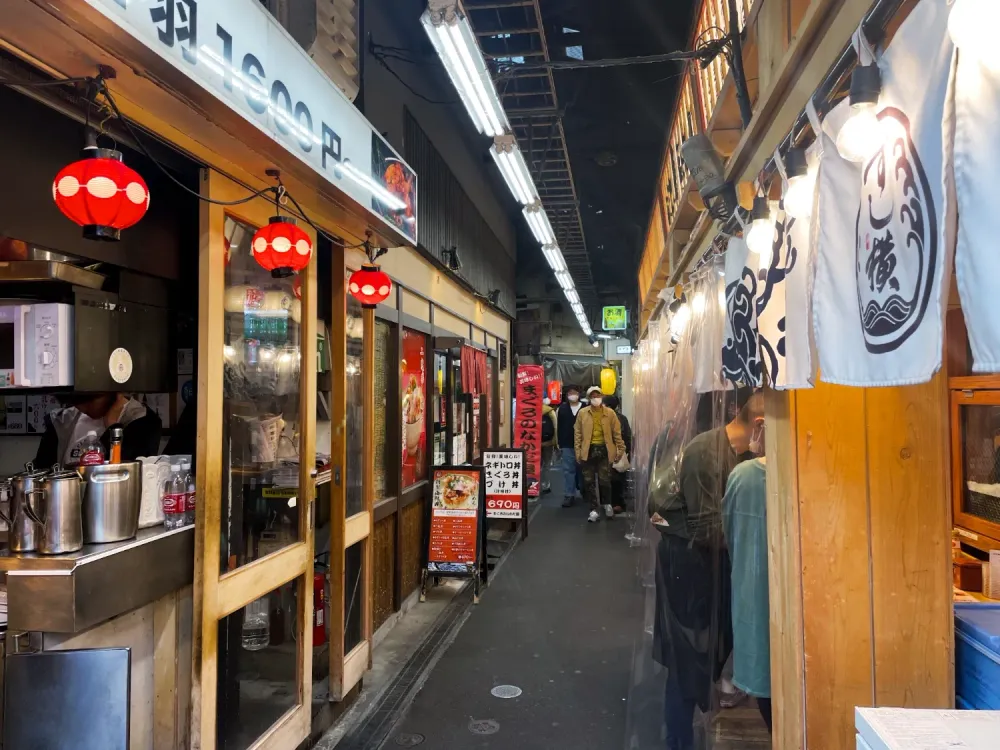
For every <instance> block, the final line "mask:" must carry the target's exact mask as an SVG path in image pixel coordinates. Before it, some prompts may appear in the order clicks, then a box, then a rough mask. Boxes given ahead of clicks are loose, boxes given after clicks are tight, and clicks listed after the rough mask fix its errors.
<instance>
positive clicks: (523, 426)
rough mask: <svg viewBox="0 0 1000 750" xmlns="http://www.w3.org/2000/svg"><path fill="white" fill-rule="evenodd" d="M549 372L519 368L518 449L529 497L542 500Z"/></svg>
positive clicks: (533, 367) (515, 430)
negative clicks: (544, 410)
mask: <svg viewBox="0 0 1000 750" xmlns="http://www.w3.org/2000/svg"><path fill="white" fill-rule="evenodd" d="M544 392H545V371H544V370H543V369H542V366H541V365H518V368H517V413H516V414H515V423H514V447H515V448H523V449H524V456H525V461H526V473H527V476H528V495H529V496H531V497H538V494H539V489H540V482H541V480H542V398H543V396H544Z"/></svg>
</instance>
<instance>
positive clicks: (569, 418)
mask: <svg viewBox="0 0 1000 750" xmlns="http://www.w3.org/2000/svg"><path fill="white" fill-rule="evenodd" d="M564 395H565V398H564V399H563V402H562V405H561V406H560V407H559V411H558V412H557V413H556V433H557V434H556V438H557V442H558V444H559V451H560V453H561V457H562V471H563V504H562V505H563V507H564V508H569V507H570V506H571V505H573V502H574V500H575V499H576V493H577V490H579V489H580V487H581V486H582V483H581V481H580V467H579V465H578V464H577V462H576V441H575V439H574V437H573V427H574V425H575V424H576V417H577V415H578V414H579V413H580V409H582V408H583V405H582V404H581V403H580V389H579V387H577V386H575V385H568V386H566V390H565V391H564Z"/></svg>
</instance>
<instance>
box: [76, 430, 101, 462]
mask: <svg viewBox="0 0 1000 750" xmlns="http://www.w3.org/2000/svg"><path fill="white" fill-rule="evenodd" d="M103 463H104V446H103V445H101V441H100V439H98V437H97V432H95V431H94V430H91V431H90V432H88V433H87V437H85V438H84V439H83V445H81V446H80V466H95V465H97V464H103Z"/></svg>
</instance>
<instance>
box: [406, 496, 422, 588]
mask: <svg viewBox="0 0 1000 750" xmlns="http://www.w3.org/2000/svg"><path fill="white" fill-rule="evenodd" d="M425 507H426V506H425V505H424V501H423V500H417V501H415V502H412V503H410V504H409V505H407V506H406V507H405V508H403V513H402V515H403V534H402V540H403V556H402V560H403V564H402V570H401V571H400V576H401V578H402V579H403V580H402V585H401V588H400V590H401V592H402V596H403V598H404V599H405V598H406V597H407V596H409V595H410V594H411V593H413V591H414V590H416V588H417V587H418V586H419V585H420V566H421V563H422V562H423V558H424V508H425Z"/></svg>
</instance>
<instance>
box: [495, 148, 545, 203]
mask: <svg viewBox="0 0 1000 750" xmlns="http://www.w3.org/2000/svg"><path fill="white" fill-rule="evenodd" d="M490 156H492V157H493V161H495V162H496V164H497V168H498V169H499V170H500V174H502V175H503V178H504V181H506V183H507V187H509V188H510V192H511V193H513V194H514V197H515V198H516V199H517V201H518V203H520V204H521V205H523V206H530V205H531V204H532V203H534V202H535V201H537V200H538V191H537V190H536V189H535V182H534V180H532V179H531V172H529V171H528V164H527V162H525V161H524V154H522V153H521V149H520V147H518V145H517V140H516V139H515V138H514V136H513V135H511V134H509V133H508V134H506V135H502V136H498V137H496V138H494V139H493V148H491V149H490Z"/></svg>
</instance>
